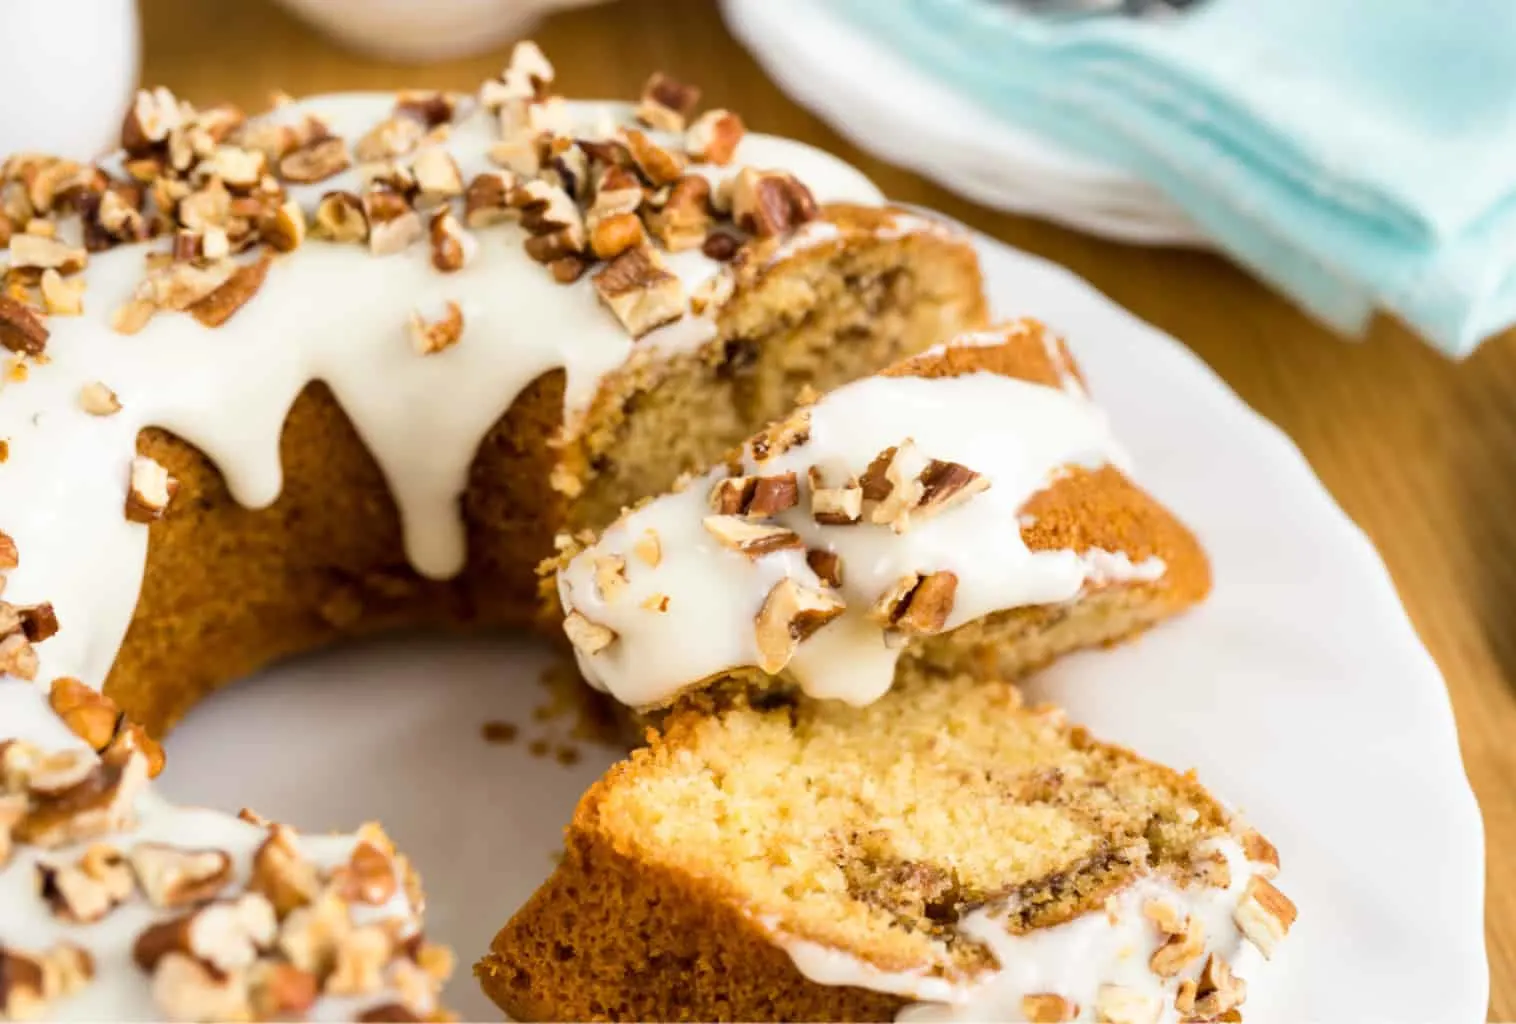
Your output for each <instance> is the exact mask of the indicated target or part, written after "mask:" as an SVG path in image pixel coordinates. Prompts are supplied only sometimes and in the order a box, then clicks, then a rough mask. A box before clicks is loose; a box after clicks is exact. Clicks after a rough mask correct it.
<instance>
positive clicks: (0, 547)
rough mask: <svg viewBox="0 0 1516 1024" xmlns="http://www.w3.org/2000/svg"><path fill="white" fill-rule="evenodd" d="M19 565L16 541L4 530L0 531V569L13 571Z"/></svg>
mask: <svg viewBox="0 0 1516 1024" xmlns="http://www.w3.org/2000/svg"><path fill="white" fill-rule="evenodd" d="M20 564H21V554H20V552H19V551H18V550H17V548H16V540H15V538H14V537H12V536H11V535H10V534H8V533H6V532H5V531H4V530H0V569H14V568H16V567H17V566H19V565H20Z"/></svg>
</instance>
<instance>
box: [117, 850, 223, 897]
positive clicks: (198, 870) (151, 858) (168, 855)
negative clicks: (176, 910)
mask: <svg viewBox="0 0 1516 1024" xmlns="http://www.w3.org/2000/svg"><path fill="white" fill-rule="evenodd" d="M131 862H132V870H133V871H135V872H136V874H137V881H138V882H139V883H140V884H141V886H142V891H143V892H144V893H146V894H147V898H148V900H149V901H150V902H151V903H152V904H153V906H155V907H184V906H188V905H189V904H191V903H200V902H203V901H205V900H211V899H215V898H216V896H218V895H219V894H220V892H221V890H222V889H224V888H226V885H227V883H228V882H230V881H231V878H232V859H231V857H230V856H229V855H228V854H227V853H226V851H224V850H186V849H181V848H179V847H176V846H168V845H165V844H163V843H138V844H137V845H136V846H135V847H133V848H132V852H131Z"/></svg>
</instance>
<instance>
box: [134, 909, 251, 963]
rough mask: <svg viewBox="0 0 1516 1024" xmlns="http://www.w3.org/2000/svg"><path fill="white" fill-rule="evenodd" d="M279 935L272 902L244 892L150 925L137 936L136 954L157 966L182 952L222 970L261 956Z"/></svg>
mask: <svg viewBox="0 0 1516 1024" xmlns="http://www.w3.org/2000/svg"><path fill="white" fill-rule="evenodd" d="M278 934H279V924H278V921H277V920H276V919H275V917H274V908H273V905H272V904H270V903H269V901H268V900H267V899H265V898H264V897H263V896H260V895H259V894H257V893H251V892H250V893H244V894H243V895H241V896H238V897H237V898H236V899H232V900H223V901H220V902H217V903H208V904H206V905H204V906H202V907H198V908H196V909H195V910H191V911H189V912H188V913H185V914H182V915H180V916H179V917H174V918H170V919H168V920H167V921H162V922H159V923H158V924H154V925H150V926H148V928H147V929H145V930H144V931H143V932H142V933H141V934H140V935H138V936H137V941H136V943H135V944H134V945H133V947H132V959H133V960H135V961H136V963H137V966H138V967H140V968H142V969H143V970H144V971H153V970H156V969H157V968H158V966H159V965H160V963H161V962H162V961H163V960H164V959H165V958H166V957H169V956H171V955H173V954H175V953H179V954H184V955H187V956H192V957H196V958H198V959H200V960H203V961H205V962H206V963H207V964H210V965H211V966H212V967H214V968H216V970H218V971H224V972H231V971H238V970H242V969H244V968H246V967H248V966H250V965H251V964H252V963H253V961H255V960H257V959H258V956H259V953H260V951H262V950H264V949H268V948H269V947H270V946H272V945H273V944H274V940H275V938H276V937H277V936H278Z"/></svg>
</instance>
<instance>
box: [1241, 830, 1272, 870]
mask: <svg viewBox="0 0 1516 1024" xmlns="http://www.w3.org/2000/svg"><path fill="white" fill-rule="evenodd" d="M1242 852H1243V854H1244V855H1245V856H1246V857H1247V859H1248V862H1249V863H1250V864H1252V865H1253V867H1254V869H1256V871H1257V874H1258V875H1260V876H1261V877H1263V878H1273V877H1274V876H1275V875H1277V874H1279V851H1278V850H1276V849H1274V844H1273V843H1271V842H1269V841H1268V840H1267V839H1265V838H1264V837H1263V836H1262V834H1260V833H1259V832H1257V831H1255V830H1253V829H1248V830H1247V831H1246V832H1244V833H1243V834H1242Z"/></svg>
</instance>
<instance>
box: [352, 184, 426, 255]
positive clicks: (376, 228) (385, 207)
mask: <svg viewBox="0 0 1516 1024" xmlns="http://www.w3.org/2000/svg"><path fill="white" fill-rule="evenodd" d="M363 213H364V216H365V218H366V219H367V220H368V225H369V228H368V248H369V252H371V253H373V254H374V255H375V256H391V255H393V254H395V253H397V252H403V251H404V250H405V249H406V248H407V247H409V246H410V244H411V243H412V242H414V241H416V240H417V239H419V238H421V237H422V236H423V235H424V234H426V227H425V225H423V224H422V223H421V215H420V214H418V213H417V212H416V211H415V210H413V209H411V206H410V204H409V203H407V202H406V201H405V198H404V197H403V196H399V195H396V194H395V193H393V192H381V191H375V192H369V193H368V194H367V195H365V196H364V197H363Z"/></svg>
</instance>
